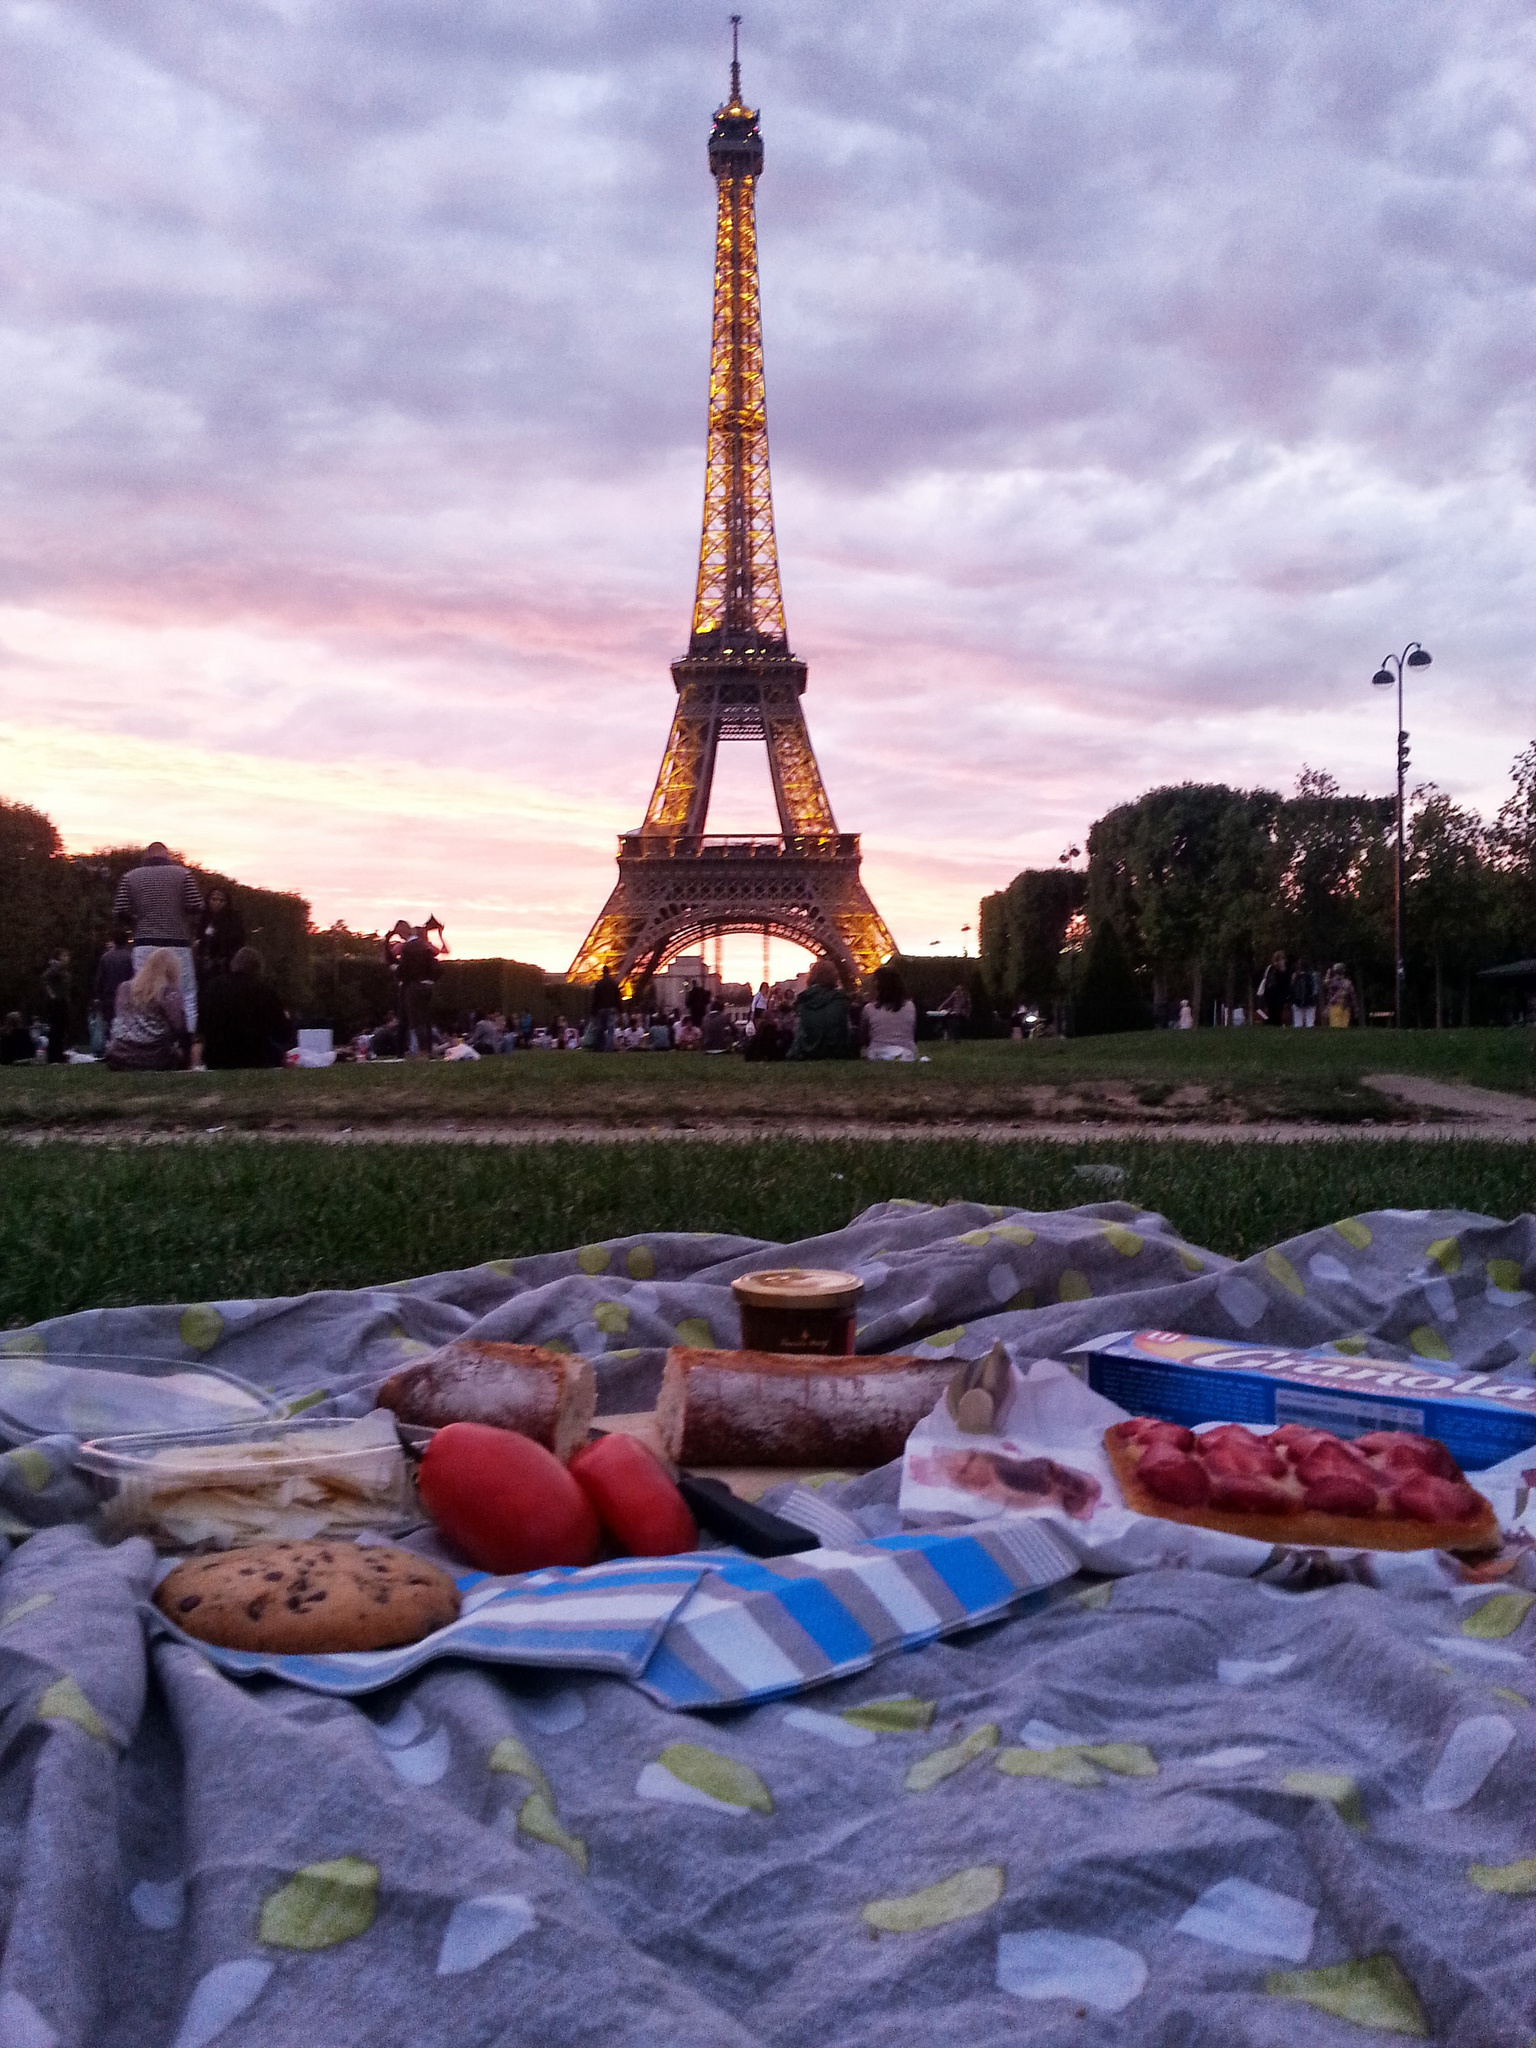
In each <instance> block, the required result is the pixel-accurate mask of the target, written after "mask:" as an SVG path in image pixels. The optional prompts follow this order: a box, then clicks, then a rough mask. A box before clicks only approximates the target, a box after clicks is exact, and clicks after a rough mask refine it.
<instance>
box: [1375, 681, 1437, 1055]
mask: <svg viewBox="0 0 1536 2048" xmlns="http://www.w3.org/2000/svg"><path fill="white" fill-rule="evenodd" d="M1428 667H1429V653H1428V650H1427V649H1426V648H1423V647H1421V646H1420V645H1419V643H1418V641H1417V640H1410V641H1409V642H1408V645H1407V646H1406V647H1405V648H1404V649H1403V651H1402V653H1401V654H1388V655H1385V656H1383V658H1382V664H1381V667H1380V668H1379V669H1377V671H1376V673H1375V675H1373V676H1372V677H1371V681H1372V683H1373V684H1374V685H1375V687H1376V688H1377V689H1378V690H1390V689H1391V687H1392V685H1393V683H1396V684H1397V861H1396V865H1395V869H1394V873H1393V881H1392V940H1393V945H1392V951H1393V956H1394V963H1393V964H1394V980H1393V996H1394V1001H1393V1004H1392V1014H1393V1019H1394V1021H1395V1024H1396V1028H1397V1029H1398V1030H1399V1031H1401V1030H1402V1028H1403V778H1404V776H1405V775H1406V774H1407V773H1408V735H1407V733H1405V732H1404V731H1403V670H1404V669H1405V668H1428Z"/></svg>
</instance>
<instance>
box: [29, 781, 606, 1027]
mask: <svg viewBox="0 0 1536 2048" xmlns="http://www.w3.org/2000/svg"><path fill="white" fill-rule="evenodd" d="M142 858H143V850H142V848H139V847H126V846H123V847H112V848H109V849H108V850H106V851H104V852H101V853H91V854H67V853H65V851H64V849H63V845H62V843H61V841H60V838H59V834H58V831H57V830H56V828H55V826H54V824H53V821H52V819H50V818H49V817H47V816H46V815H45V813H44V812H42V811H38V810H33V809H32V808H31V806H30V805H27V804H17V803H7V802H6V801H5V799H4V798H3V797H0V906H3V910H0V1015H4V1014H5V1013H6V1012H7V1011H10V1010H20V1011H21V1012H22V1014H23V1016H27V1017H30V1016H32V1015H33V1014H34V1013H37V1012H40V1010H41V1007H42V974H43V969H44V967H45V966H46V965H47V963H48V961H49V960H50V959H51V958H53V957H54V955H56V954H57V953H58V952H59V950H60V949H61V948H68V951H69V955H70V962H71V988H72V1016H71V1024H72V1028H73V1031H74V1034H75V1036H76V1037H83V1036H84V1032H85V1021H86V1007H87V1004H88V1002H89V1000H90V992H91V981H92V979H93V976H94V973H95V967H96V962H97V960H98V959H99V958H100V957H101V954H102V951H103V949H104V948H105V946H106V944H107V941H108V938H109V936H110V934H111V930H112V899H113V897H114V895H115V894H116V892H117V884H118V880H119V878H120V877H121V876H122V875H123V874H125V873H126V871H127V870H128V869H129V868H131V867H136V866H137V865H138V863H139V861H140V860H142ZM188 866H190V867H191V870H192V873H193V874H194V875H195V876H196V878H197V883H198V887H199V888H200V889H201V891H202V893H203V897H204V900H205V901H206V899H207V895H208V891H209V890H210V889H211V888H215V887H221V888H224V889H227V890H228V891H229V894H230V897H231V900H232V901H233V902H234V903H235V904H236V906H237V907H238V909H239V911H240V914H241V917H242V919H243V920H244V923H245V932H246V938H247V940H248V941H249V943H250V944H251V945H253V946H255V947H256V948H257V950H258V951H259V952H260V954H261V956H262V960H263V963H264V965H265V966H266V969H267V972H268V974H269V975H271V977H272V979H273V980H274V981H275V982H276V984H277V987H278V990H279V992H280V993H281V995H282V998H283V1000H284V1002H285V1003H286V1004H287V1005H288V1007H289V1008H290V1009H291V1010H292V1011H293V1012H294V1014H295V1015H296V1016H297V1017H298V1018H299V1019H300V1020H301V1021H302V1022H303V1023H306V1024H321V1025H330V1027H331V1028H332V1029H333V1030H334V1031H335V1032H336V1034H337V1036H338V1037H347V1036H351V1035H352V1034H353V1033H354V1032H357V1031H360V1030H363V1029H367V1028H371V1027H372V1026H374V1025H376V1024H378V1023H380V1022H381V1021H382V1020H383V1018H384V1016H385V1014H386V1013H387V1012H388V1011H389V1010H391V1009H393V1007H394V1002H395V991H394V982H393V978H392V976H391V974H390V972H389V969H388V968H387V967H386V966H385V964H384V945H383V940H382V938H381V936H380V934H379V933H377V932H354V931H349V930H348V929H347V927H346V926H345V925H342V924H336V925H333V926H331V927H330V928H329V929H328V930H324V931H322V930H318V929H317V928H316V927H315V926H314V925H313V924H312V923H311V921H310V914H309V905H308V903H307V902H306V901H305V900H304V898H303V897H302V896H298V895H293V894H290V893H288V892H286V891H283V890H279V889H261V888H256V887H253V886H252V884H250V883H249V882H241V881H237V880H236V879H235V878H234V877H233V876H232V875H226V874H221V873H219V872H218V871H217V870H215V869H212V868H204V867H199V866H197V865H196V863H194V862H189V863H188ZM567 999H568V996H567V991H566V990H565V989H564V988H563V986H561V985H558V984H550V983H548V982H547V981H546V979H545V975H544V972H543V969H542V968H539V967H533V966H530V965H528V963H527V962H525V961H519V960H450V961H445V962H444V971H443V974H442V977H441V979H440V980H439V982H438V985H437V992H436V998H435V1001H434V1005H433V1007H434V1011H435V1012H436V1013H437V1015H438V1016H439V1018H440V1020H441V1021H443V1022H445V1023H447V1022H451V1021H452V1020H453V1019H455V1018H456V1017H458V1016H459V1015H460V1014H461V1013H462V1012H463V1011H465V1010H470V1009H474V1010H503V1011H506V1012H508V1013H513V1012H521V1011H523V1010H531V1011H532V1012H533V1015H534V1017H535V1019H536V1020H537V1021H538V1022H540V1023H548V1022H550V1021H551V1020H552V1019H553V1017H554V1016H555V1015H556V1014H557V1012H558V1011H559V1010H560V1009H561V1008H562V1006H563V1004H564V1002H565V1001H566V1000H567ZM569 999H570V1000H575V998H574V997H570V998H569ZM580 1000H581V1002H582V1003H583V1004H584V1002H585V996H584V995H583V996H582V997H581V998H580ZM572 1014H574V1012H572Z"/></svg>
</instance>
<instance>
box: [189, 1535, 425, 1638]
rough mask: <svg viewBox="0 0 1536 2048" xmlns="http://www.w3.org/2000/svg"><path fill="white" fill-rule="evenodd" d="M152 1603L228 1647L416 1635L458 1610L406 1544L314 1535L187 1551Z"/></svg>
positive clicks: (191, 1630) (191, 1629)
mask: <svg viewBox="0 0 1536 2048" xmlns="http://www.w3.org/2000/svg"><path fill="white" fill-rule="evenodd" d="M155 1605H156V1606H157V1607H158V1608H159V1609H160V1611H161V1613H162V1614H164V1615H166V1616H167V1617H168V1618H169V1619H170V1620H171V1621H174V1622H175V1624H176V1626H177V1627H178V1628H181V1629H185V1630H186V1632H187V1634H188V1635H189V1636H197V1637H199V1638H200V1639H201V1640H202V1641H203V1642H205V1643H217V1644H219V1646H220V1647H221V1648H223V1649H226V1650H267V1651H273V1652H277V1653H279V1654H284V1655H287V1654H292V1653H297V1654H300V1655H308V1656H316V1655H322V1654H324V1653H325V1652H326V1651H330V1650H389V1649H394V1648H396V1647H397V1646H398V1645H399V1644H401V1643H415V1642H419V1641H420V1640H421V1638H422V1637H423V1636H425V1635H430V1634H431V1632H432V1631H433V1629H437V1628H442V1627H443V1625H444V1624H445V1623H446V1622H450V1621H453V1620H455V1619H456V1618H457V1616H458V1612H459V1593H458V1588H457V1587H456V1586H455V1585H454V1583H453V1580H452V1579H451V1578H449V1576H448V1574H447V1573H446V1572H444V1571H439V1569H438V1568H437V1566H436V1565H434V1564H428V1563H427V1561H426V1560H425V1558H420V1557H413V1556H412V1555H411V1553H410V1552H409V1551H408V1550H395V1549H392V1548H390V1547H389V1546H388V1545H385V1544H367V1545H358V1544H356V1543H331V1542H327V1541H326V1540H325V1539H324V1538H323V1537H317V1538H315V1539H313V1540H312V1541H310V1542H307V1543H300V1542H294V1541H287V1540H285V1541H277V1542H271V1543H252V1544H249V1545H247V1546H246V1548H244V1549H242V1550H226V1551H221V1552H220V1553H219V1554H218V1555H217V1556H215V1557H189V1558H187V1559H186V1561H185V1562H184V1563H182V1564H179V1565H177V1566H176V1568H175V1570H174V1571H171V1572H168V1573H167V1574H166V1576H165V1578H163V1579H162V1580H161V1582H160V1585H159V1587H158V1588H157V1589H156V1592H155Z"/></svg>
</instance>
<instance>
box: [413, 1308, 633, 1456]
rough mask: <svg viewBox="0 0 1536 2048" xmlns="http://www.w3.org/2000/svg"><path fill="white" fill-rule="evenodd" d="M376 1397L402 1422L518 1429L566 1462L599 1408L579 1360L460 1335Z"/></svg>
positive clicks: (583, 1439)
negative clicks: (472, 1423) (489, 1425)
mask: <svg viewBox="0 0 1536 2048" xmlns="http://www.w3.org/2000/svg"><path fill="white" fill-rule="evenodd" d="M378 1398H379V1405H380V1406H381V1407H383V1408H392V1409H393V1410H394V1412H395V1414H396V1415H397V1416H398V1417H399V1418H400V1420H401V1421H402V1422H411V1423H416V1424H418V1425H419V1426H420V1427H422V1428H424V1429H441V1428H442V1427H443V1426H444V1424H445V1423H449V1422H488V1423H490V1424H491V1426H492V1427H493V1428H495V1429H513V1430H516V1431H517V1433H518V1434H519V1435H520V1436H529V1437H532V1438H533V1440H534V1442H535V1443H537V1444H542V1445H543V1446H544V1448H545V1450H546V1451H553V1452H554V1454H555V1456H556V1457H557V1458H558V1459H559V1460H560V1461H561V1463H562V1464H563V1463H564V1462H565V1460H566V1459H567V1458H568V1457H569V1456H570V1455H571V1453H572V1452H573V1451H575V1450H579V1449H580V1447H581V1446H582V1445H583V1444H584V1443H585V1442H586V1440H587V1433H588V1431H589V1430H590V1429H591V1427H592V1417H593V1416H594V1414H595V1413H596V1412H597V1383H596V1381H595V1380H594V1378H593V1375H592V1368H591V1366H590V1365H589V1364H588V1363H587V1361H586V1359H584V1358H577V1357H575V1356H572V1355H567V1354H566V1353H565V1352H561V1351H545V1350H544V1349H543V1348H542V1347H541V1346H539V1345H537V1344H491V1343H486V1342H484V1341H482V1340H481V1339H479V1338H475V1337H463V1338H459V1339H457V1340H456V1341H455V1342H453V1343H451V1344H445V1345H443V1347H442V1349H441V1350H439V1351H434V1352H433V1353H432V1354H431V1356H430V1357H428V1358H421V1359H418V1360H417V1361H416V1363H415V1364H414V1365H408V1366H406V1367H405V1368H404V1369H403V1370H402V1371H400V1372H397V1373H395V1374H394V1376H393V1377H392V1378H390V1379H387V1380H386V1381H385V1382H384V1384H383V1386H382V1387H380V1389H379V1395H378Z"/></svg>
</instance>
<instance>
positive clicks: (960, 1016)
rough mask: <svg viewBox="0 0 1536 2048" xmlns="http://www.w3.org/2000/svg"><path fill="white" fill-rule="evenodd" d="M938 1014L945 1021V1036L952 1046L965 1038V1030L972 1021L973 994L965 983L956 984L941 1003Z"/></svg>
mask: <svg viewBox="0 0 1536 2048" xmlns="http://www.w3.org/2000/svg"><path fill="white" fill-rule="evenodd" d="M938 1014H939V1016H941V1017H942V1018H943V1019H944V1027H943V1028H944V1036H945V1037H946V1038H947V1039H948V1040H949V1041H950V1043H951V1044H953V1043H954V1042H955V1041H956V1040H957V1039H960V1038H963V1037H964V1036H965V1028H966V1026H967V1025H968V1024H969V1023H970V1021H971V992H970V990H969V989H968V988H967V987H966V985H965V983H964V982H963V981H957V982H956V983H955V985H954V987H953V988H952V989H951V990H950V992H949V994H948V995H947V996H946V997H945V998H944V1000H943V1002H942V1003H940V1005H939V1008H938Z"/></svg>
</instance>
